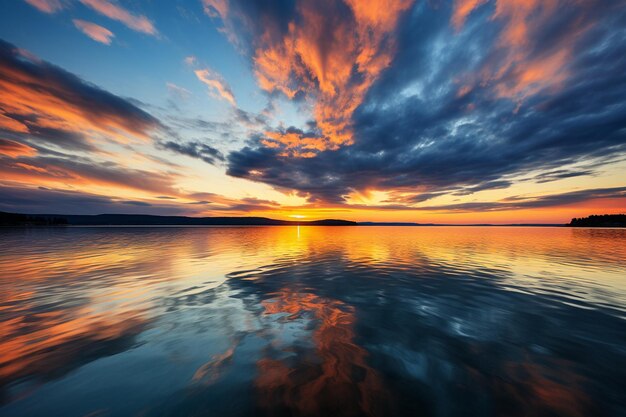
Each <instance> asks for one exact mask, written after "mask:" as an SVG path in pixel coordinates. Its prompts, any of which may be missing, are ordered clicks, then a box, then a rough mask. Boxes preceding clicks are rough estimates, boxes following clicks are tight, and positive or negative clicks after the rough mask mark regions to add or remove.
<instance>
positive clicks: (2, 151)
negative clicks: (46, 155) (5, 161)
mask: <svg viewBox="0 0 626 417" xmlns="http://www.w3.org/2000/svg"><path fill="white" fill-rule="evenodd" d="M36 154H37V150H36V149H35V148H33V147H31V146H28V145H26V144H23V143H20V142H16V141H14V140H9V139H0V155H4V156H8V157H10V158H17V157H19V156H34V155H36Z"/></svg>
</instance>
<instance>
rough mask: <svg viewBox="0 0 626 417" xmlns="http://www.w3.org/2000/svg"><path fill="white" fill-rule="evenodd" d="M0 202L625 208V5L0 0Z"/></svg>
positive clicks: (120, 208) (9, 206)
mask: <svg viewBox="0 0 626 417" xmlns="http://www.w3.org/2000/svg"><path fill="white" fill-rule="evenodd" d="M0 211H10V212H21V213H42V214H43V213H46V214H101V213H139V214H160V215H188V216H266V217H272V218H278V219H294V218H295V219H311V220H312V219H323V218H340V219H347V220H356V221H412V222H422V223H452V224H463V223H495V224H498V223H563V222H567V221H569V220H570V219H571V218H572V217H582V216H587V215H590V214H604V213H624V212H626V1H624V0H448V1H446V0H334V1H333V0H185V1H183V0H171V1H156V0H118V1H114V0H10V1H9V0H6V1H2V2H0Z"/></svg>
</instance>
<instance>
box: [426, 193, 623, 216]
mask: <svg viewBox="0 0 626 417" xmlns="http://www.w3.org/2000/svg"><path fill="white" fill-rule="evenodd" d="M622 198H623V199H626V187H614V188H593V189H587V190H579V191H571V192H567V193H560V194H548V195H542V196H538V197H525V196H512V197H508V198H505V199H503V200H500V201H494V202H491V201H489V202H469V203H458V204H447V205H439V206H422V207H418V208H417V210H429V211H446V212H455V213H457V212H475V211H503V210H520V209H528V208H546V207H560V206H565V205H569V204H576V203H581V202H585V201H589V200H597V199H622Z"/></svg>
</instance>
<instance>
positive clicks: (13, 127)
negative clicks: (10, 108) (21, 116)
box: [0, 107, 28, 133]
mask: <svg viewBox="0 0 626 417" xmlns="http://www.w3.org/2000/svg"><path fill="white" fill-rule="evenodd" d="M0 129H3V130H9V131H11V132H19V133H28V126H26V125H25V124H24V123H22V122H20V121H18V120H15V119H12V118H10V117H8V116H5V115H4V114H3V113H2V107H0Z"/></svg>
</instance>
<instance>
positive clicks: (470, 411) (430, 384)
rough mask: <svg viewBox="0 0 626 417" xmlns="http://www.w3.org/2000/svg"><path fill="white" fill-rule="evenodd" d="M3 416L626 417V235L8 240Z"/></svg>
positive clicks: (1, 312)
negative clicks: (362, 416)
mask: <svg viewBox="0 0 626 417" xmlns="http://www.w3.org/2000/svg"><path fill="white" fill-rule="evenodd" d="M0 271H1V272H0V415H1V416H63V417H72V416H92V417H95V416H248V415H250V416H252V415H259V416H266V415H267V416H317V415H320V416H360V415H364V416H396V415H397V416H414V415H415V416H418V415H419V416H623V415H626V396H624V392H625V389H624V388H625V386H626V230H619V229H570V228H515V227H511V228H508V227H502V228H500V227H492V228H489V227H334V228H333V227H300V228H297V227H213V228H211V227H207V228H175V227H162V228H134V227H128V228H88V227H85V228H56V229H55V228H51V229H45V228H44V229H5V230H1V231H0Z"/></svg>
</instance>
